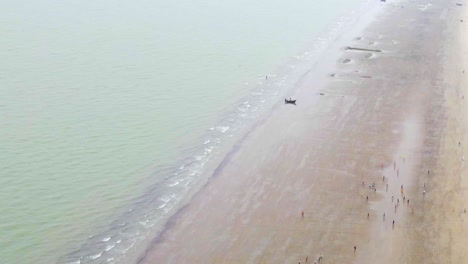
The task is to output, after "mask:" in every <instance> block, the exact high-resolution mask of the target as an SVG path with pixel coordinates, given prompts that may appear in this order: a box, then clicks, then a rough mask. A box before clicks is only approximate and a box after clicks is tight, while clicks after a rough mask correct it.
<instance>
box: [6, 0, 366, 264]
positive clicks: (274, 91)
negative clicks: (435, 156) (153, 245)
mask: <svg viewBox="0 0 468 264" xmlns="http://www.w3.org/2000/svg"><path fill="white" fill-rule="evenodd" d="M363 2H365V1H362V0H320V1H319V0H317V1H305V0H296V1H286V0H268V1H266V0H259V1H247V0H236V1H234V0H227V1H213V0H210V1H208V0H190V1H189V0H180V1H160V0H137V1H120V0H119V1H115V0H113V1H111V0H95V1H86V0H85V1H63V0H60V1H59V0H43V1H33V0H17V1H6V0H0V30H1V38H0V256H1V259H2V260H1V262H2V263H24V264H27V263H56V262H58V263H105V262H109V263H112V262H118V261H119V260H121V259H122V258H123V257H124V256H125V255H126V254H128V252H129V251H132V250H134V249H135V247H144V246H145V245H144V243H143V242H142V241H145V240H146V239H148V236H153V235H155V234H157V232H158V230H160V229H161V228H162V226H164V223H165V221H166V220H167V219H168V217H170V215H171V214H174V213H175V212H176V211H177V209H178V208H180V207H181V206H183V205H184V204H185V203H187V202H188V199H189V197H190V195H192V194H193V193H195V192H196V191H197V190H198V189H199V188H200V187H201V186H202V185H203V184H204V182H206V180H207V179H208V178H209V176H210V173H212V171H213V170H212V169H213V168H215V167H216V164H217V163H218V162H220V161H221V160H222V159H223V157H224V156H225V155H226V153H228V152H229V150H230V148H232V147H233V145H234V144H235V142H236V140H237V139H239V138H240V137H242V135H243V133H245V131H247V130H248V129H249V128H250V127H251V126H252V125H253V124H254V123H255V122H257V121H258V119H260V118H262V116H265V115H266V114H267V113H268V111H270V110H271V109H272V108H273V107H275V105H276V104H277V103H278V102H279V103H281V102H282V100H283V97H284V96H287V95H288V91H289V90H290V89H292V88H293V86H294V82H295V79H294V78H295V77H294V76H298V75H299V74H300V70H299V69H300V67H301V65H302V64H301V63H302V62H304V61H307V60H310V58H311V57H313V56H314V54H318V53H319V51H320V49H321V48H323V47H324V45H327V43H329V42H330V41H332V39H333V38H334V37H336V34H338V33H339V30H342V28H343V26H344V25H345V24H346V23H347V20H346V19H356V12H354V13H353V12H350V11H351V10H357V9H358V8H360V7H362V4H363ZM267 76H268V77H267Z"/></svg>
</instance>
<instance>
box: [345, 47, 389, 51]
mask: <svg viewBox="0 0 468 264" xmlns="http://www.w3.org/2000/svg"><path fill="white" fill-rule="evenodd" d="M345 50H357V51H370V52H382V51H381V50H378V49H364V48H355V47H349V46H348V47H346V48H345Z"/></svg>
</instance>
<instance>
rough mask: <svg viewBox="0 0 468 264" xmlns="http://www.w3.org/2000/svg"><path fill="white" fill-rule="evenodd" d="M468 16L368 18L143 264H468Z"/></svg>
mask: <svg viewBox="0 0 468 264" xmlns="http://www.w3.org/2000/svg"><path fill="white" fill-rule="evenodd" d="M456 3H463V6H457V5H456ZM467 7H468V5H467V6H465V2H464V1H458V2H456V1H442V0H439V1H436V0H432V1H422V0H418V1H387V2H386V3H381V4H378V5H377V6H376V7H375V8H374V9H375V10H372V11H369V12H368V13H366V15H365V16H363V17H362V18H361V19H360V21H359V22H358V23H356V25H353V26H352V28H350V30H347V31H346V32H345V33H344V34H342V35H341V36H340V37H339V38H338V39H337V40H336V41H335V42H334V43H332V44H331V45H330V46H329V47H328V49H327V50H326V52H325V53H324V54H323V55H322V56H321V57H320V58H319V60H318V62H317V63H316V64H315V65H314V66H313V67H312V68H311V69H310V71H309V72H308V73H307V74H306V75H304V76H303V77H302V78H301V79H300V80H299V81H298V82H297V84H296V87H295V88H294V93H293V94H291V95H290V97H291V98H294V99H297V105H284V104H282V103H281V102H280V103H279V104H278V106H277V107H276V108H275V109H274V110H273V112H272V113H271V115H270V116H269V117H268V118H266V119H265V120H261V121H260V122H259V123H258V124H257V125H256V126H255V128H254V129H253V130H252V131H251V132H250V133H249V134H248V135H247V136H246V137H245V138H244V139H243V140H242V141H240V142H239V143H238V144H237V145H236V147H235V148H234V150H233V151H232V152H231V153H230V154H229V155H228V156H227V157H226V159H225V161H224V162H223V163H222V164H221V165H220V167H219V168H218V169H217V170H216V172H215V174H214V176H213V177H212V178H211V179H210V181H209V183H208V184H207V185H206V186H205V187H204V188H203V189H202V190H201V191H200V192H199V193H197V194H196V195H195V196H194V197H193V199H192V200H191V201H190V203H189V204H188V205H187V206H186V207H184V208H183V209H182V210H181V211H179V212H178V213H177V214H176V215H175V216H174V217H173V218H172V219H171V220H170V221H169V223H168V224H167V226H166V228H165V230H164V232H163V233H162V234H161V235H160V236H158V237H157V238H155V239H154V241H153V243H152V244H151V245H150V247H149V248H148V249H147V250H146V253H145V254H143V255H142V256H141V257H140V259H139V261H138V263H299V262H300V263H306V262H308V263H314V261H315V260H317V258H318V257H319V256H323V259H322V260H321V261H320V262H321V263H468V241H467V239H468V231H467V230H468V224H467V221H468V213H465V212H464V209H465V208H466V207H468V164H467V163H465V162H468V149H467V148H466V147H465V146H468V107H467V106H465V104H466V102H467V101H466V100H468V98H466V99H464V95H465V94H467V95H468V93H467V92H468V86H467V84H468V67H467V66H468V65H467V62H468V55H466V54H467V51H468V50H467V47H468V28H467V27H466V24H467V23H468V10H467ZM463 19H464V20H465V22H461V20H463ZM465 68H466V70H467V72H466V73H464V70H465ZM465 155H466V157H467V160H466V161H463V157H464V156H465ZM372 185H374V187H373V186H372ZM355 247H356V248H355Z"/></svg>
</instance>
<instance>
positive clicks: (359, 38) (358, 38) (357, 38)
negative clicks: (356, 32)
mask: <svg viewBox="0 0 468 264" xmlns="http://www.w3.org/2000/svg"><path fill="white" fill-rule="evenodd" d="M361 39H362V38H361V37H356V38H354V40H361Z"/></svg>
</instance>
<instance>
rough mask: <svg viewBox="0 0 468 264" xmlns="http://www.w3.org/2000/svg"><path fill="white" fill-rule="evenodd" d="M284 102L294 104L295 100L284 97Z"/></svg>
mask: <svg viewBox="0 0 468 264" xmlns="http://www.w3.org/2000/svg"><path fill="white" fill-rule="evenodd" d="M284 103H285V104H296V100H291V98H289V100H288V99H284Z"/></svg>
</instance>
